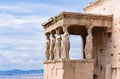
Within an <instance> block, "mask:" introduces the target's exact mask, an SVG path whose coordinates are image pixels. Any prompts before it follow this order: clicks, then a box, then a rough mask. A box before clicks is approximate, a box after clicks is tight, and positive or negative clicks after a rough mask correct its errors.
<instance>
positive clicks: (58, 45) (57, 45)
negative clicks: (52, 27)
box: [54, 28, 62, 59]
mask: <svg viewBox="0 0 120 79" xmlns="http://www.w3.org/2000/svg"><path fill="white" fill-rule="evenodd" d="M61 39H62V38H61V34H60V29H59V28H57V29H56V42H55V49H54V52H55V59H60V58H61Z"/></svg>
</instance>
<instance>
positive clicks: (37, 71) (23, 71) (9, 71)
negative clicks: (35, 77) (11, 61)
mask: <svg viewBox="0 0 120 79" xmlns="http://www.w3.org/2000/svg"><path fill="white" fill-rule="evenodd" d="M43 72H44V71H43V69H41V70H26V71H25V70H18V69H14V70H7V71H0V75H20V74H21V75H23V74H43Z"/></svg>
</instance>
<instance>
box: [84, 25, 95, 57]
mask: <svg viewBox="0 0 120 79" xmlns="http://www.w3.org/2000/svg"><path fill="white" fill-rule="evenodd" d="M92 28H93V26H88V27H87V33H88V35H87V37H86V44H85V57H86V59H92V52H93V36H92Z"/></svg>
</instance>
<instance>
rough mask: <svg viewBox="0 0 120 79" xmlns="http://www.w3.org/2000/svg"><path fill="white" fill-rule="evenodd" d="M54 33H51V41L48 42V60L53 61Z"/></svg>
mask: <svg viewBox="0 0 120 79" xmlns="http://www.w3.org/2000/svg"><path fill="white" fill-rule="evenodd" d="M54 49H55V33H54V31H52V32H51V41H50V60H53V59H54V54H55V51H54Z"/></svg>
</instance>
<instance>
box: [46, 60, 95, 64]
mask: <svg viewBox="0 0 120 79" xmlns="http://www.w3.org/2000/svg"><path fill="white" fill-rule="evenodd" d="M57 62H72V63H76V62H78V63H79V62H80V63H85V62H86V63H87V62H94V59H81V60H70V59H59V60H45V61H44V64H48V63H57Z"/></svg>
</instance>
